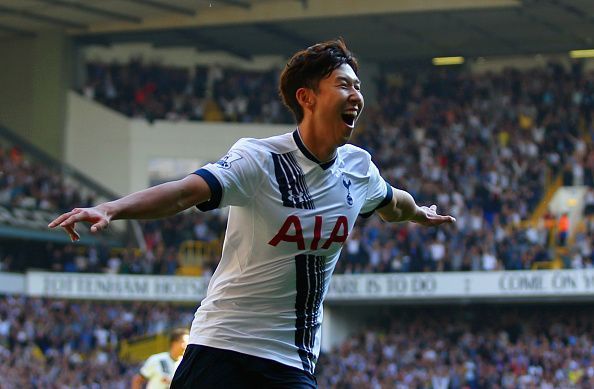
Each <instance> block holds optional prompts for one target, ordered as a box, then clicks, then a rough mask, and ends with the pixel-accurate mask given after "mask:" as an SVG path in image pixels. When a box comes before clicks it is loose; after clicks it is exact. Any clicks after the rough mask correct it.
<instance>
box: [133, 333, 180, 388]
mask: <svg viewBox="0 0 594 389" xmlns="http://www.w3.org/2000/svg"><path fill="white" fill-rule="evenodd" d="M189 337H190V331H188V330H187V329H186V328H176V329H174V330H173V331H171V335H170V336H169V351H165V352H162V353H158V354H154V355H151V356H150V357H148V359H147V360H146V361H145V362H144V364H143V365H142V367H141V368H140V372H139V373H138V374H136V375H135V376H134V377H133V378H132V389H141V388H144V387H145V386H144V385H145V384H146V388H147V389H167V388H169V385H170V384H171V379H172V378H173V373H175V369H176V368H177V365H178V364H179V362H180V361H181V359H182V356H183V355H184V351H186V346H187V345H188V339H189Z"/></svg>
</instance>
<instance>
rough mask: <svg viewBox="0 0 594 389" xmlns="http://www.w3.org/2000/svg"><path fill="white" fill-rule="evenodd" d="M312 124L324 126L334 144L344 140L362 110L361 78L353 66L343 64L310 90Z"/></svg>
mask: <svg viewBox="0 0 594 389" xmlns="http://www.w3.org/2000/svg"><path fill="white" fill-rule="evenodd" d="M310 96H311V100H312V106H311V113H312V119H313V121H314V123H316V124H318V125H319V126H320V127H323V128H325V129H326V130H325V131H327V133H328V135H329V136H330V137H332V140H333V141H334V143H335V144H336V145H337V146H340V145H343V144H345V143H347V142H348V140H349V138H350V137H351V134H352V133H353V130H354V128H355V123H356V122H357V119H358V118H359V116H360V115H361V111H362V110H363V104H364V101H363V95H362V94H361V81H360V80H359V78H358V77H357V75H356V74H355V72H354V70H353V68H351V66H350V65H348V64H343V65H341V66H339V67H338V68H336V69H335V70H334V71H333V72H332V73H330V75H329V76H328V77H325V78H322V79H321V80H320V82H319V84H318V88H317V90H315V91H310Z"/></svg>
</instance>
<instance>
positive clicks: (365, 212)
mask: <svg viewBox="0 0 594 389" xmlns="http://www.w3.org/2000/svg"><path fill="white" fill-rule="evenodd" d="M368 175H369V183H368V186H367V196H366V197H365V203H364V204H363V207H362V208H361V212H360V215H361V216H362V217H369V216H371V215H372V214H373V212H374V211H375V210H376V209H378V208H381V207H383V206H385V205H387V204H388V203H390V201H392V196H393V193H392V186H391V185H390V184H388V183H387V182H386V181H385V180H384V179H383V178H382V176H381V175H380V173H379V170H378V168H377V166H375V164H374V163H373V162H370V163H369V171H368Z"/></svg>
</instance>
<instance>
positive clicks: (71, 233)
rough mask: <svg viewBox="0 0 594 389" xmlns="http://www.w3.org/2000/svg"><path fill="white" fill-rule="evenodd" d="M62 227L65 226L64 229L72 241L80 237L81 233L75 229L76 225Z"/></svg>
mask: <svg viewBox="0 0 594 389" xmlns="http://www.w3.org/2000/svg"><path fill="white" fill-rule="evenodd" d="M62 228H64V231H66V233H67V234H68V236H69V237H70V240H71V241H72V242H76V241H77V240H79V239H80V235H79V234H78V232H76V230H75V229H74V225H68V226H65V227H62Z"/></svg>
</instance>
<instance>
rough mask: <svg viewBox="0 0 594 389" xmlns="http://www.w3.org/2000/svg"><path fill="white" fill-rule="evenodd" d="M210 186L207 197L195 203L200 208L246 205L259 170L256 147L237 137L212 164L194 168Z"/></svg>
mask: <svg viewBox="0 0 594 389" xmlns="http://www.w3.org/2000/svg"><path fill="white" fill-rule="evenodd" d="M194 174H197V175H199V176H200V177H202V178H203V179H204V180H205V181H206V183H207V184H208V186H209V187H210V192H211V197H210V200H208V201H206V202H204V203H202V204H198V205H197V207H198V209H200V210H201V211H209V210H212V209H215V208H224V207H226V206H229V205H245V204H247V203H248V202H249V201H250V200H251V199H252V198H253V197H254V193H255V192H256V188H257V187H258V185H259V183H260V181H261V178H262V169H261V168H260V165H259V163H258V161H257V150H256V149H255V147H254V146H253V145H251V144H250V143H249V142H248V141H247V140H244V139H240V140H239V141H237V143H235V145H233V147H231V149H230V150H229V152H228V153H227V154H226V155H225V156H223V157H222V158H221V159H219V160H218V161H217V162H215V163H209V164H207V165H205V166H203V167H202V168H200V169H198V170H196V171H195V172H194Z"/></svg>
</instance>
